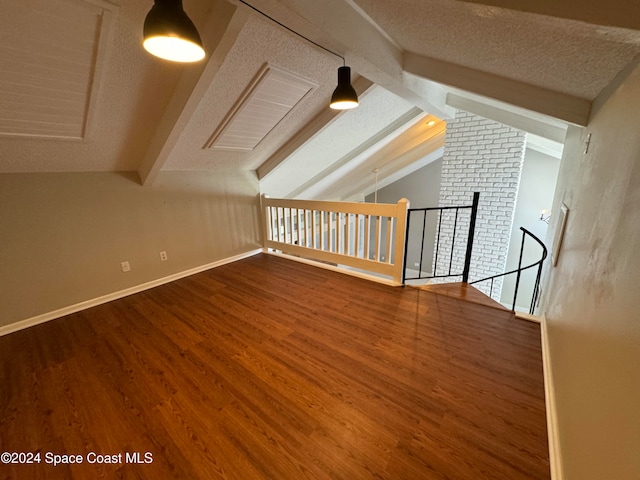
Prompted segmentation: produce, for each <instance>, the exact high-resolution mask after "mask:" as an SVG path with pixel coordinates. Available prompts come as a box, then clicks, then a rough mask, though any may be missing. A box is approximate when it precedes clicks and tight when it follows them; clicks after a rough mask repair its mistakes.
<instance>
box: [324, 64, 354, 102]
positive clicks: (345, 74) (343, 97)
mask: <svg viewBox="0 0 640 480" xmlns="http://www.w3.org/2000/svg"><path fill="white" fill-rule="evenodd" d="M357 106H358V94H357V93H356V91H355V90H354V89H353V87H352V86H351V68H349V67H340V68H338V86H337V87H336V89H335V90H334V91H333V95H331V105H330V107H331V108H333V109H334V110H347V109H349V108H355V107H357Z"/></svg>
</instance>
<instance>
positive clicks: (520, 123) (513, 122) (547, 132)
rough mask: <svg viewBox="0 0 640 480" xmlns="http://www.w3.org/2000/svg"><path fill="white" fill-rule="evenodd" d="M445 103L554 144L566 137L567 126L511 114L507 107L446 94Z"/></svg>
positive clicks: (532, 116) (528, 116)
mask: <svg viewBox="0 0 640 480" xmlns="http://www.w3.org/2000/svg"><path fill="white" fill-rule="evenodd" d="M447 103H448V104H449V105H451V106H452V107H454V108H457V109H458V110H464V111H465V112H469V113H473V114H475V115H479V116H481V117H484V118H488V119H489V120H494V121H496V122H498V123H502V124H503V125H508V126H510V127H513V128H517V129H518V130H522V131H523V132H528V133H533V134H534V135H538V136H540V137H543V138H548V139H549V140H553V141H554V142H559V143H564V139H565V136H566V135H567V124H561V123H560V122H558V121H555V122H553V121H549V122H546V121H543V120H539V119H537V118H535V116H534V115H523V114H520V113H515V112H511V111H509V110H507V108H508V107H509V106H505V108H498V107H494V106H492V105H489V104H487V103H485V102H482V101H479V100H474V99H470V98H466V97H463V96H461V95H456V94H455V93H449V94H448V96H447ZM549 120H553V119H549Z"/></svg>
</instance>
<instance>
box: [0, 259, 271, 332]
mask: <svg viewBox="0 0 640 480" xmlns="http://www.w3.org/2000/svg"><path fill="white" fill-rule="evenodd" d="M258 253H262V249H258V250H252V251H250V252H246V253H241V254H240V255H236V256H233V257H228V258H224V259H222V260H218V261H217V262H213V263H209V264H206V265H201V266H199V267H195V268H191V269H189V270H185V271H183V272H178V273H174V274H173V275H169V276H168V277H164V278H159V279H157V280H152V281H150V282H146V283H143V284H140V285H136V286H134V287H130V288H127V289H125V290H120V291H118V292H113V293H109V294H107V295H103V296H101V297H98V298H93V299H91V300H86V301H84V302H80V303H77V304H75V305H70V306H68V307H64V308H61V309H59V310H54V311H53V312H48V313H43V314H41V315H38V316H36V317H32V318H27V319H25V320H20V321H18V322H15V323H11V324H9V325H4V326H2V327H0V337H1V336H3V335H8V334H10V333H13V332H17V331H19V330H24V329H25V328H29V327H33V326H35V325H40V324H41V323H45V322H49V321H51V320H55V319H56V318H60V317H64V316H65V315H71V314H72V313H77V312H80V311H82V310H86V309H87V308H91V307H95V306H97V305H102V304H103V303H107V302H111V301H113V300H118V299H119V298H124V297H128V296H129V295H133V294H135V293H140V292H143V291H145V290H149V289H150V288H154V287H158V286H160V285H164V284H165V283H170V282H173V281H175V280H179V279H181V278H184V277H188V276H190V275H195V274H196V273H200V272H204V271H205V270H210V269H212V268H216V267H220V266H222V265H226V264H228V263H233V262H236V261H238V260H242V259H243V258H248V257H252V256H253V255H257V254H258Z"/></svg>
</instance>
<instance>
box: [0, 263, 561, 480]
mask: <svg viewBox="0 0 640 480" xmlns="http://www.w3.org/2000/svg"><path fill="white" fill-rule="evenodd" d="M5 451H8V452H39V453H40V455H41V463H40V464H30V465H19V464H1V463H0V478H1V479H11V480H15V479H19V480H22V479H25V480H26V479H29V480H37V479H47V480H52V479H54V480H55V479H79V480H85V479H100V478H105V479H111V478H117V479H154V480H157V479H238V480H251V479H278V480H288V479H295V480H298V479H349V480H367V479H390V480H391V479H393V480H396V479H453V480H459V479H460V480H465V479H473V480H482V479H496V480H519V479H536V480H542V479H549V478H550V476H549V461H548V450H547V436H546V421H545V406H544V388H543V381H542V360H541V350H540V332H539V326H538V325H536V324H533V323H530V322H526V321H521V320H517V319H515V318H514V316H513V315H512V314H510V313H509V312H502V311H500V310H497V309H494V308H488V307H485V306H482V305H478V304H473V303H467V302H464V301H461V300H459V299H455V298H449V297H446V296H441V295H435V294H433V293H430V292H427V291H422V290H419V289H414V288H399V287H398V288H393V287H387V286H384V285H378V284H375V283H371V282H368V281H366V280H362V279H358V278H354V277H350V276H346V275H341V274H338V273H334V272H329V271H326V270H323V269H320V268H316V267H312V266H308V265H303V264H299V263H296V262H292V261H290V260H286V259H282V258H277V257H273V256H269V255H258V256H255V257H251V258H248V259H245V260H242V261H240V262H236V263H234V264H230V265H226V266H224V267H220V268H217V269H215V270H211V271H208V272H204V273H201V274H198V275H194V276H192V277H189V278H185V279H182V280H179V281H176V282H174V283H171V284H167V285H164V286H161V287H158V288H155V289H153V290H149V291H147V292H144V293H140V294H137V295H133V296H130V297H127V298H124V299H121V300H118V301H114V302H111V303H109V304H105V305H102V306H99V307H95V308H92V309H89V310H86V311H84V312H81V313H77V314H74V315H70V316H68V317H65V318H61V319H58V320H55V321H52V322H49V323H47V324H43V325H40V326H37V327H33V328H30V329H28V330H24V331H21V332H17V333H14V334H11V335H8V336H5V337H1V338H0V452H5ZM135 452H138V453H140V461H141V462H144V460H145V458H146V459H148V460H152V461H151V462H150V463H132V462H131V460H132V459H133V457H132V455H131V454H132V453H135ZM147 452H148V453H149V454H150V457H145V454H146V453H147ZM127 453H128V454H129V459H128V460H130V461H129V462H127V461H126V460H127ZM47 454H49V455H53V454H60V455H62V454H66V455H81V456H82V457H81V459H82V460H83V463H81V464H61V465H57V466H53V465H51V464H47V463H45V461H46V458H45V455H47ZM94 454H101V455H110V457H104V458H108V459H110V460H115V461H116V463H111V464H107V463H89V462H90V461H94V460H96V459H100V457H96V456H95V455H94ZM118 454H122V458H121V459H120V458H119V457H118ZM49 458H50V459H51V457H49ZM118 460H120V461H119V462H118Z"/></svg>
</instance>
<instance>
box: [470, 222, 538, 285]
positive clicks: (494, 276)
mask: <svg viewBox="0 0 640 480" xmlns="http://www.w3.org/2000/svg"><path fill="white" fill-rule="evenodd" d="M520 230H522V231H523V232H524V233H526V234H527V235H529V236H530V237H531V238H533V239H534V240H535V241H536V242H538V244H539V245H540V246H541V247H542V258H541V259H540V260H538V261H537V262H534V263H532V264H531V265H527V266H526V267H521V268H516V269H515V270H511V271H510V272H504V273H499V274H497V275H492V276H490V277H486V278H481V279H480V280H474V281H473V282H469V285H473V284H474V283H480V282H485V281H487V280H494V279H496V278H499V277H504V276H507V275H511V274H512V273H516V272H518V270H520V271H524V270H528V269H529V268H533V267H535V266H538V265H540V264H541V263H542V262H544V260H545V259H546V258H547V247H546V246H545V244H544V243H542V240H540V239H539V238H538V237H536V236H535V235H534V234H533V233H531V232H530V231H529V230H527V229H526V228H524V227H520Z"/></svg>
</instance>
